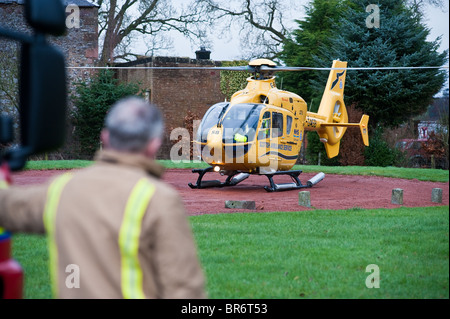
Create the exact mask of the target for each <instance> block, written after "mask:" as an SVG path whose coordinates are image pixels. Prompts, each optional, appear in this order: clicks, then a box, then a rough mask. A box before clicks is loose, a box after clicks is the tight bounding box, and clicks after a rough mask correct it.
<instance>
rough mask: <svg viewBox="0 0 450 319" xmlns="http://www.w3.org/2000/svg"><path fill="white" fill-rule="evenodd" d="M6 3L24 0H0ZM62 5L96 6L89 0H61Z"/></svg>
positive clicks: (22, 2) (1, 2)
mask: <svg viewBox="0 0 450 319" xmlns="http://www.w3.org/2000/svg"><path fill="white" fill-rule="evenodd" d="M3 3H5V4H8V3H17V4H24V3H25V0H0V4H3ZM63 3H64V5H69V4H74V5H77V6H79V7H97V5H96V4H93V3H92V2H91V1H87V0H63Z"/></svg>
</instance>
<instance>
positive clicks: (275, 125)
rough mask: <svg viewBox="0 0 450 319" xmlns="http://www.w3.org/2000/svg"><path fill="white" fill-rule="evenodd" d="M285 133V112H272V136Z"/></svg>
mask: <svg viewBox="0 0 450 319" xmlns="http://www.w3.org/2000/svg"><path fill="white" fill-rule="evenodd" d="M282 135H283V113H277V112H273V114H272V137H279V136H282Z"/></svg>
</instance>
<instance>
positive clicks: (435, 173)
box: [25, 160, 449, 183]
mask: <svg viewBox="0 0 450 319" xmlns="http://www.w3.org/2000/svg"><path fill="white" fill-rule="evenodd" d="M158 162H159V163H160V164H161V165H163V166H164V167H166V168H168V169H170V168H183V169H192V168H206V167H208V164H206V163H204V162H201V163H194V162H192V161H190V162H180V163H175V162H172V161H170V160H159V161H158ZM92 163H93V162H92V161H80V160H73V161H66V160H63V161H29V162H27V165H26V167H25V169H26V170H46V169H73V168H82V167H86V166H89V165H92ZM293 169H295V170H303V171H304V172H305V173H315V172H324V173H325V174H341V175H370V176H383V177H392V178H405V179H418V180H421V181H431V182H443V183H445V182H448V181H449V171H448V170H440V169H426V168H402V167H372V166H316V165H295V166H294V168H293Z"/></svg>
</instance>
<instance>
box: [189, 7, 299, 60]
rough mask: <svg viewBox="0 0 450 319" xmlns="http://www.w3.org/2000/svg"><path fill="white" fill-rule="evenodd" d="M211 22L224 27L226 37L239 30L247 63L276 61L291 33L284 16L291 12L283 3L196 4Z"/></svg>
mask: <svg viewBox="0 0 450 319" xmlns="http://www.w3.org/2000/svg"><path fill="white" fill-rule="evenodd" d="M197 3H198V4H199V5H201V6H204V8H205V10H206V12H207V14H208V16H209V17H210V19H211V21H216V22H217V24H220V25H223V30H222V31H223V32H221V33H222V34H223V35H226V34H229V30H230V29H231V28H232V27H235V26H239V28H240V34H241V43H242V50H243V52H244V56H243V57H245V58H246V59H252V58H256V57H265V58H269V59H274V58H276V57H277V56H278V53H279V52H280V50H281V47H282V45H283V43H284V41H285V40H286V37H287V34H288V32H289V29H288V27H287V26H286V22H288V20H286V18H285V16H286V15H287V13H288V12H290V11H292V8H291V7H290V6H289V5H288V3H287V1H283V0H232V1H226V2H225V1H215V0H197Z"/></svg>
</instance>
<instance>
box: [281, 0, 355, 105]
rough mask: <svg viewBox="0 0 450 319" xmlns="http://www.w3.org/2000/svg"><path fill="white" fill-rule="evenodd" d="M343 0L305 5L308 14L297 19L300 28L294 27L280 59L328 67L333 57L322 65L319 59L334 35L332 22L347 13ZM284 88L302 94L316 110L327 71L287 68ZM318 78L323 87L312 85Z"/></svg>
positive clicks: (314, 2)
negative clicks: (317, 59) (288, 69)
mask: <svg viewBox="0 0 450 319" xmlns="http://www.w3.org/2000/svg"><path fill="white" fill-rule="evenodd" d="M344 4H345V2H344V1H341V0H331V1H330V0H313V1H311V2H310V3H309V4H308V5H307V6H306V7H305V10H306V17H305V18H304V19H303V20H296V23H297V24H298V29H296V30H294V31H292V33H291V34H290V35H289V37H288V38H287V40H286V41H285V42H284V45H283V50H282V51H281V53H280V58H281V60H282V61H283V62H284V63H285V64H286V65H289V66H309V67H329V66H330V65H331V61H326V62H325V63H324V64H323V65H321V64H319V63H317V61H316V60H315V59H314V57H315V56H317V55H320V53H321V50H322V48H323V47H327V46H330V45H331V43H332V41H333V36H334V35H335V33H334V29H333V26H334V25H335V24H336V23H337V22H338V21H339V20H340V19H341V18H342V16H344V14H345V10H346V8H347V6H345V5H344ZM278 76H279V77H282V78H283V86H284V88H285V89H287V90H290V91H293V92H295V93H297V94H299V95H300V96H301V97H302V98H303V99H304V100H305V101H306V102H307V103H308V104H310V103H311V104H312V105H310V107H311V110H312V111H317V108H318V107H319V103H320V99H321V96H322V93H323V89H324V87H325V83H326V80H327V76H328V74H326V73H324V72H322V71H315V72H313V71H305V72H286V73H283V74H279V75H278ZM313 79H315V80H316V81H317V82H321V83H322V88H321V89H319V88H317V87H313V86H312V85H311V81H312V80H313Z"/></svg>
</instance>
